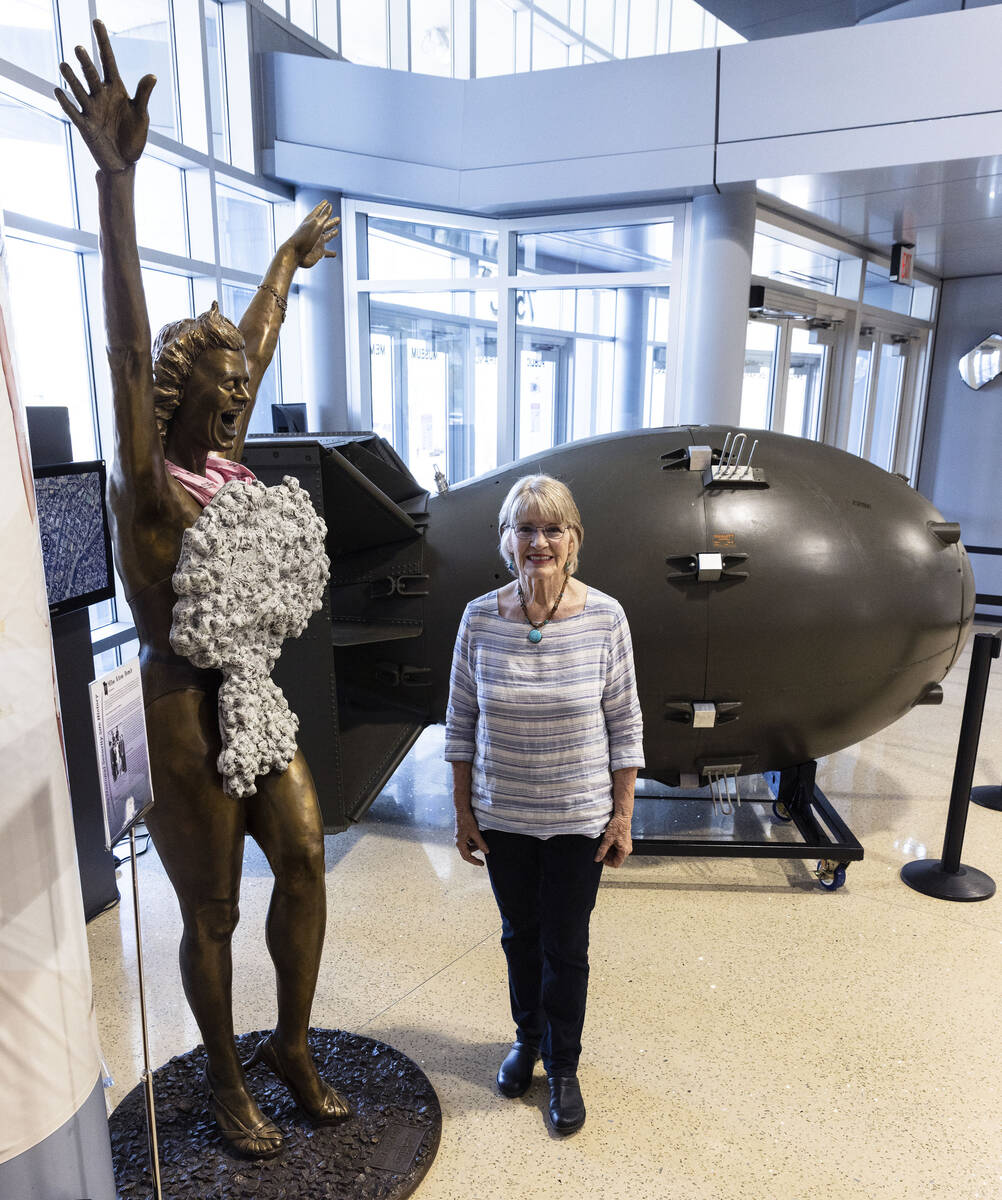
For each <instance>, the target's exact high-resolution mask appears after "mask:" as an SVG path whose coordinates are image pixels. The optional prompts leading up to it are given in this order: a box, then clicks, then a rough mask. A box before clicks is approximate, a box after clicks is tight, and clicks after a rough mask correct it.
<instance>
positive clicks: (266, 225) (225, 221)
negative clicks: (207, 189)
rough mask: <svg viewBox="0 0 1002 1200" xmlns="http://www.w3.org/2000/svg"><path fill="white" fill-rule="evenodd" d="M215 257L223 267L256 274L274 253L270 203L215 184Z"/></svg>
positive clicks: (260, 272) (264, 266)
mask: <svg viewBox="0 0 1002 1200" xmlns="http://www.w3.org/2000/svg"><path fill="white" fill-rule="evenodd" d="M216 215H217V218H218V221H219V258H220V261H221V262H222V263H223V265H224V266H225V267H233V268H234V269H235V270H238V271H250V272H252V273H254V274H257V275H260V274H262V273H263V272H264V270H265V269H266V267H267V266H268V263H269V262H270V261H271V258H272V255H273V254H274V252H275V250H274V227H273V222H272V206H271V205H270V204H269V203H268V202H267V201H266V200H259V199H258V198H257V197H256V196H251V195H249V194H248V193H247V192H241V191H238V190H237V189H236V188H232V187H227V186H226V185H225V184H221V183H218V184H217V185H216Z"/></svg>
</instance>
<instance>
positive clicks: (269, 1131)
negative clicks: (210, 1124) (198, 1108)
mask: <svg viewBox="0 0 1002 1200" xmlns="http://www.w3.org/2000/svg"><path fill="white" fill-rule="evenodd" d="M205 1083H206V1086H207V1087H208V1089H209V1096H210V1099H211V1101H212V1114H213V1116H214V1117H215V1118H216V1124H217V1125H218V1126H219V1132H220V1133H221V1134H222V1135H223V1138H224V1139H225V1140H226V1141H227V1142H229V1144H230V1146H232V1148H233V1149H234V1150H235V1151H236V1152H237V1154H240V1155H243V1157H244V1158H273V1157H274V1156H275V1155H276V1154H278V1153H280V1152H281V1149H282V1131H281V1130H280V1129H279V1128H278V1126H277V1125H276V1124H275V1122H274V1121H269V1120H268V1118H267V1117H262V1118H261V1120H260V1121H258V1122H257V1123H256V1124H254V1125H245V1124H244V1122H243V1121H241V1120H240V1118H239V1117H238V1116H237V1115H236V1113H234V1112H232V1111H231V1110H230V1109H229V1108H227V1106H226V1105H225V1104H224V1103H223V1102H222V1100H220V1099H219V1097H218V1096H217V1095H216V1089H215V1088H214V1087H213V1085H212V1076H211V1075H210V1074H209V1068H208V1067H206V1068H205Z"/></svg>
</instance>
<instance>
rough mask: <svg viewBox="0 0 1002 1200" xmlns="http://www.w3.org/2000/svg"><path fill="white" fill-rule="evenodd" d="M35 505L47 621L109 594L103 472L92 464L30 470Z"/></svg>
mask: <svg viewBox="0 0 1002 1200" xmlns="http://www.w3.org/2000/svg"><path fill="white" fill-rule="evenodd" d="M34 475H35V499H36V502H37V505H38V528H39V533H40V535H41V539H42V561H43V563H44V565H45V590H46V591H47V592H48V596H49V612H50V613H51V614H52V616H61V615H62V614H63V613H68V612H73V611H74V610H75V609H78V608H85V607H86V606H87V605H88V604H99V603H100V602H101V601H102V600H110V599H111V598H112V597H113V596H114V594H115V574H114V570H113V567H112V557H111V531H110V529H109V527H108V512H107V509H106V507H105V499H104V485H105V468H104V462H103V461H101V460H100V459H99V460H97V461H95V462H75V463H55V464H53V465H51V466H45V467H35V469H34Z"/></svg>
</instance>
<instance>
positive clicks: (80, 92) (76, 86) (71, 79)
mask: <svg viewBox="0 0 1002 1200" xmlns="http://www.w3.org/2000/svg"><path fill="white" fill-rule="evenodd" d="M59 74H60V75H62V77H63V78H64V79H65V80H66V82H67V83H68V84H69V88H70V91H71V92H72V93H73V95H74V96H76V100H77V104H79V105H80V107H81V108H83V109H86V107H87V101H88V100H89V99H90V96H88V95H87V89H86V88H85V87H84V85H83V84H82V83H81V82H80V80H79V79H77V77H76V74H75V73H74V71H73V68H72V67H71V66H70V64H69V63H60V64H59ZM58 90H59V89H57V91H58Z"/></svg>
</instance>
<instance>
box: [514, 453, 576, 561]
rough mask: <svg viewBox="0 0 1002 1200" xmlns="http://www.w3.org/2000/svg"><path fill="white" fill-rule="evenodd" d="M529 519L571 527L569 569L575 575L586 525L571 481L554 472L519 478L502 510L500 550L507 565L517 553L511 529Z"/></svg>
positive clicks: (569, 529)
mask: <svg viewBox="0 0 1002 1200" xmlns="http://www.w3.org/2000/svg"><path fill="white" fill-rule="evenodd" d="M527 518H531V519H533V520H538V521H552V522H553V524H555V525H566V526H567V527H568V532H569V533H570V534H571V546H570V552H569V554H568V556H567V572H568V574H569V575H573V574H574V573H575V571H577V569H578V551H579V550H580V549H581V546H582V545H583V543H584V527H583V526H582V524H581V514H580V513H579V512H578V506H577V505H576V504H575V503H574V497H573V496H572V495H571V489H570V488H569V487H568V486H567V484H566V483H563V482H562V481H561V480H559V479H554V478H553V476H552V475H523V476H522V478H521V479H516V480H515V482H514V483H513V484H512V487H511V490H510V491H509V493H508V495H507V496H505V498H504V503H503V504H502V505H501V511H500V512H499V513H498V536H499V545H498V550H499V552H500V554H501V561H502V562H503V563H505V564H506V565H507V563H508V562H509V560H510V559H511V558H512V557H513V556H514V549H515V547H514V543H513V541H512V536H511V531H512V529H513V528H514V527H515V526H516V525H518V524H519V523H520V522H521V521H523V520H526V519H527Z"/></svg>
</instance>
